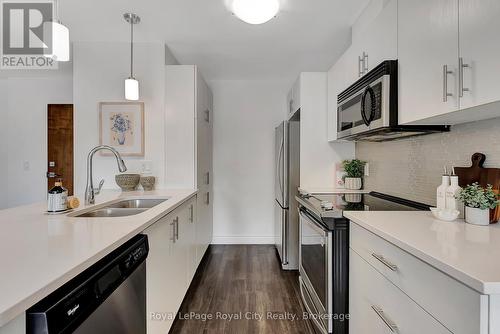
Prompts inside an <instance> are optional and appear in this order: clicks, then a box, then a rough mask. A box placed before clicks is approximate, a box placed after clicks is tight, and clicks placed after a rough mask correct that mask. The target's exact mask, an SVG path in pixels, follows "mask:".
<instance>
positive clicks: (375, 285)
mask: <svg viewBox="0 0 500 334" xmlns="http://www.w3.org/2000/svg"><path fill="white" fill-rule="evenodd" d="M349 277H350V279H349V313H350V320H349V332H350V333H356V334H388V333H400V334H422V333H425V334H450V333H451V332H450V331H449V330H447V329H446V328H445V327H444V326H443V325H441V324H440V323H439V322H438V321H437V320H436V319H434V318H433V317H432V316H430V315H429V314H428V313H427V312H426V311H424V309H422V308H421V307H420V306H419V305H417V304H416V303H415V302H414V301H413V300H411V299H410V298H409V297H408V296H407V295H405V294H404V293H403V292H401V290H399V289H398V288H397V287H396V286H394V285H393V284H392V283H391V282H390V281H389V280H387V279H385V277H384V276H382V275H381V274H380V273H379V272H378V271H376V270H375V269H374V268H373V267H372V266H371V265H370V264H369V263H367V262H366V261H365V260H363V259H362V258H361V257H360V256H359V255H358V254H357V253H356V252H354V251H352V250H351V251H350V271H349Z"/></svg>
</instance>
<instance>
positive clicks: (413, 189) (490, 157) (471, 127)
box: [356, 118, 500, 205]
mask: <svg viewBox="0 0 500 334" xmlns="http://www.w3.org/2000/svg"><path fill="white" fill-rule="evenodd" d="M475 152H480V153H484V154H485V155H486V162H485V164H484V166H485V167H495V168H500V118H496V119H490V120H484V121H479V122H473V123H467V124H461V125H456V126H453V127H452V129H451V131H450V132H448V133H438V134H432V135H426V136H421V137H414V138H408V139H402V140H396V141H389V142H382V143H369V142H359V143H356V157H357V158H358V159H361V160H365V161H367V162H368V163H369V168H370V173H369V174H370V176H368V177H365V188H366V189H370V190H375V191H380V192H384V193H387V194H390V195H394V196H399V197H403V198H407V199H410V200H414V201H418V202H423V203H426V204H430V205H435V204H436V199H435V197H436V188H437V186H438V185H439V184H440V183H441V174H442V173H443V166H448V168H450V167H451V166H464V167H468V166H470V165H471V161H470V158H471V156H472V154H473V153H475Z"/></svg>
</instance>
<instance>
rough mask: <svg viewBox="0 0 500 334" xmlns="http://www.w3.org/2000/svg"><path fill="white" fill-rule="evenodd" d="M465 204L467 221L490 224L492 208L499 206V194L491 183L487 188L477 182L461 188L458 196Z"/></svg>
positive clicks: (475, 223) (476, 223)
mask: <svg viewBox="0 0 500 334" xmlns="http://www.w3.org/2000/svg"><path fill="white" fill-rule="evenodd" d="M456 198H457V199H459V200H460V201H462V202H463V203H464V205H465V221H466V222H467V223H469V224H474V225H489V224H490V210H491V209H495V208H496V207H497V206H498V195H497V194H495V192H494V191H493V187H492V185H491V184H488V186H487V187H486V189H485V188H483V187H481V186H480V185H479V184H478V183H477V182H475V183H473V184H471V185H468V186H467V187H465V188H464V189H462V190H460V191H459V193H458V194H457V196H456Z"/></svg>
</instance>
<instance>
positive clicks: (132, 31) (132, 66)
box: [130, 19, 134, 78]
mask: <svg viewBox="0 0 500 334" xmlns="http://www.w3.org/2000/svg"><path fill="white" fill-rule="evenodd" d="M130 78H134V22H133V19H131V20H130Z"/></svg>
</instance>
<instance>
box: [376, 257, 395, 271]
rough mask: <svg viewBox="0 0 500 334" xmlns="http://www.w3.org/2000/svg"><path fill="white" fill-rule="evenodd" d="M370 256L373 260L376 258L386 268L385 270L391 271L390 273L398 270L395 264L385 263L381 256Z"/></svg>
mask: <svg viewBox="0 0 500 334" xmlns="http://www.w3.org/2000/svg"><path fill="white" fill-rule="evenodd" d="M372 256H373V257H374V258H376V259H377V260H379V261H380V262H381V263H382V264H383V265H384V266H386V267H387V268H389V269H391V270H392V271H396V270H398V266H396V265H395V264H393V263H391V262H389V261H387V260H386V259H385V257H383V256H382V255H380V254H377V253H372Z"/></svg>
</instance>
